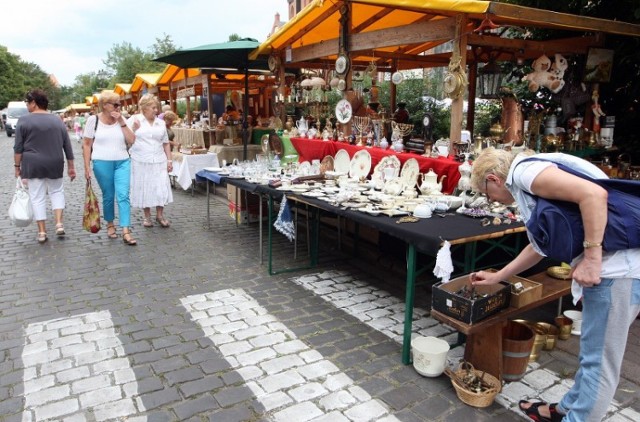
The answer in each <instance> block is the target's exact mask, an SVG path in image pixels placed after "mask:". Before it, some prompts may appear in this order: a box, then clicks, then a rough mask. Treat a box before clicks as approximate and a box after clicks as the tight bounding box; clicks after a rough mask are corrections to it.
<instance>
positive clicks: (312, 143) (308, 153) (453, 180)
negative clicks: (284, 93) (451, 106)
mask: <svg viewBox="0 0 640 422" xmlns="http://www.w3.org/2000/svg"><path fill="white" fill-rule="evenodd" d="M291 144H292V145H293V147H294V148H295V149H296V151H298V157H299V160H300V162H302V161H309V162H311V160H313V159H319V160H321V159H323V158H324V157H325V156H327V155H331V156H335V155H336V152H338V150H341V149H344V150H345V151H347V152H348V153H349V157H353V155H354V154H355V153H356V152H357V151H360V150H361V149H367V151H369V154H370V155H371V171H372V172H373V169H374V168H375V166H376V164H378V163H379V162H380V160H381V159H382V158H383V157H385V156H387V155H392V154H394V155H395V156H396V157H398V159H399V160H400V162H401V163H402V164H404V162H405V161H407V160H408V159H409V158H415V159H416V160H418V164H419V165H420V172H421V173H426V172H428V171H429V169H433V171H434V172H436V174H437V175H438V181H440V180H442V191H443V192H444V193H451V192H453V190H454V189H455V187H456V186H457V185H458V180H460V172H459V171H458V166H460V163H459V162H457V161H455V160H452V159H449V158H442V157H440V158H431V157H425V156H422V155H418V154H413V153H407V152H403V153H397V152H395V151H392V150H390V149H386V150H384V149H381V148H371V147H361V146H357V145H350V144H347V143H345V142H334V141H321V140H317V139H304V138H291ZM443 176H446V177H445V178H444V179H442V177H443Z"/></svg>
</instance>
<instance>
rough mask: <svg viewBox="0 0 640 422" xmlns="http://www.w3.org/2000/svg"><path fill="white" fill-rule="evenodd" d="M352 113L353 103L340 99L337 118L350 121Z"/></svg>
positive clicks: (340, 120) (337, 106)
mask: <svg viewBox="0 0 640 422" xmlns="http://www.w3.org/2000/svg"><path fill="white" fill-rule="evenodd" d="M352 115H353V108H352V107H351V103H350V102H349V101H347V100H340V101H338V104H336V119H338V121H339V122H340V123H348V122H349V120H351V116H352Z"/></svg>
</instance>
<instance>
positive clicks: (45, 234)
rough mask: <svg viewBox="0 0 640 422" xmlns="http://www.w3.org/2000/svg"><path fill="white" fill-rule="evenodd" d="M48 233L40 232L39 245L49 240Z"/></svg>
mask: <svg viewBox="0 0 640 422" xmlns="http://www.w3.org/2000/svg"><path fill="white" fill-rule="evenodd" d="M48 239H49V238H48V237H47V233H46V232H38V243H44V242H46V241H47V240H48Z"/></svg>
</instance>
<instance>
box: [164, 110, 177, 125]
mask: <svg viewBox="0 0 640 422" xmlns="http://www.w3.org/2000/svg"><path fill="white" fill-rule="evenodd" d="M176 120H178V115H177V114H176V113H174V112H173V111H165V112H164V121H165V122H169V123H173V122H175V121H176Z"/></svg>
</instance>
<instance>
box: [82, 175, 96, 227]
mask: <svg viewBox="0 0 640 422" xmlns="http://www.w3.org/2000/svg"><path fill="white" fill-rule="evenodd" d="M82 228H83V229H85V230H86V231H88V232H90V233H98V232H99V231H100V206H99V205H98V198H97V197H96V194H95V193H94V192H93V188H92V187H91V179H88V180H87V187H86V188H85V195H84V214H83V216H82Z"/></svg>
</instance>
